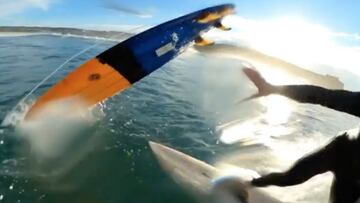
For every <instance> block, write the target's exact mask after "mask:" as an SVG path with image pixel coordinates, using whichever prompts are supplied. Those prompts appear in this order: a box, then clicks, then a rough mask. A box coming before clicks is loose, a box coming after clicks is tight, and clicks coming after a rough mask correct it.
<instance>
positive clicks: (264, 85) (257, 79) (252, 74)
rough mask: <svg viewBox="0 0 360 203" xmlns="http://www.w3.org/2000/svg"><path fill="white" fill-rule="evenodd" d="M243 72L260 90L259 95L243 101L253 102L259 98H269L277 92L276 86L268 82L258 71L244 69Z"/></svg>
mask: <svg viewBox="0 0 360 203" xmlns="http://www.w3.org/2000/svg"><path fill="white" fill-rule="evenodd" d="M243 72H244V73H245V75H246V76H247V77H248V78H249V79H250V80H251V82H253V83H254V85H255V86H256V87H257V88H258V93H256V94H254V95H252V96H250V97H248V98H246V99H244V100H243V101H247V100H251V99H254V98H257V97H263V96H267V95H269V94H272V93H274V92H275V86H273V85H271V84H270V83H268V82H266V80H265V79H264V78H263V77H262V76H261V75H260V73H259V72H257V71H256V70H254V69H252V68H244V69H243Z"/></svg>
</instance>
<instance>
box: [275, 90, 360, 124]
mask: <svg viewBox="0 0 360 203" xmlns="http://www.w3.org/2000/svg"><path fill="white" fill-rule="evenodd" d="M274 93H275V94H280V95H283V96H286V97H288V98H291V99H293V100H295V101H298V102H303V103H312V104H320V105H322V106H325V107H328V108H331V109H334V110H337V111H342V112H346V113H349V114H352V115H354V116H358V117H359V116H360V92H350V91H346V90H330V89H325V88H322V87H318V86H312V85H285V86H276V87H275V88H274Z"/></svg>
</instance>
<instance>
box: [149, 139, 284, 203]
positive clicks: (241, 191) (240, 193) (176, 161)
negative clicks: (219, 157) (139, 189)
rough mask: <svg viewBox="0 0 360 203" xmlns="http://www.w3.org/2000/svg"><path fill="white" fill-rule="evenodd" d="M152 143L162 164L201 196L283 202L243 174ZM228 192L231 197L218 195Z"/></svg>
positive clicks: (227, 201)
mask: <svg viewBox="0 0 360 203" xmlns="http://www.w3.org/2000/svg"><path fill="white" fill-rule="evenodd" d="M149 144H150V147H151V149H152V151H153V153H154V154H155V156H156V158H157V160H158V161H159V164H160V166H161V168H162V169H164V170H165V171H166V172H167V173H168V174H169V175H170V176H171V177H172V178H173V179H174V180H175V182H177V183H178V184H180V185H181V186H183V187H184V188H185V189H187V190H188V191H190V192H191V193H192V194H193V195H196V197H197V198H198V199H199V200H203V201H206V202H209V200H211V202H223V203H230V202H234V203H235V202H236V203H281V201H279V200H277V199H275V198H273V197H271V196H270V195H269V194H267V193H266V192H264V191H263V190H262V189H259V188H255V187H251V186H249V185H248V184H246V183H245V181H244V179H243V178H242V177H241V174H239V176H237V177H235V176H234V174H224V173H223V172H222V171H221V170H219V169H217V168H215V167H213V166H211V165H209V164H207V163H205V162H203V161H200V160H198V159H195V158H193V157H191V156H189V155H186V154H184V153H182V152H179V151H177V150H174V149H172V148H169V147H166V146H164V145H162V144H159V143H155V142H149ZM239 171H242V170H241V169H240V170H239ZM225 193H227V194H231V195H230V196H232V197H229V195H228V196H226V195H225V196H223V197H221V198H219V195H221V194H225ZM216 199H218V201H217V200H216ZM244 199H245V200H246V201H244Z"/></svg>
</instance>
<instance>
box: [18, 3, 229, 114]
mask: <svg viewBox="0 0 360 203" xmlns="http://www.w3.org/2000/svg"><path fill="white" fill-rule="evenodd" d="M233 10H234V5H232V4H223V5H219V6H214V7H210V8H206V9H203V10H200V11H196V12H193V13H190V14H187V15H184V16H181V17H179V18H176V19H173V20H171V21H168V22H165V23H162V24H160V25H157V26H155V27H153V28H150V29H148V30H146V31H144V32H142V33H139V34H137V35H135V36H133V37H130V38H129V39H127V40H125V41H123V42H120V43H119V44H117V45H115V46H114V47H112V48H110V49H108V50H106V51H104V52H103V53H101V54H99V55H98V56H96V57H94V58H92V59H90V60H89V61H87V62H85V63H84V64H82V65H80V66H79V67H78V68H77V69H75V70H74V71H73V72H71V73H70V74H68V75H67V76H66V77H65V78H64V79H63V80H61V81H60V82H59V83H57V84H56V85H54V86H53V87H52V88H50V89H49V90H48V91H47V92H46V93H45V94H43V95H42V96H40V97H39V99H37V101H36V102H35V104H34V105H33V106H32V107H31V108H30V109H29V111H28V112H27V114H26V115H25V119H26V120H29V119H30V118H31V117H33V115H34V114H35V113H36V112H37V111H38V110H41V109H42V108H43V107H44V106H45V105H46V104H49V103H50V102H54V101H59V100H64V99H68V98H70V97H74V98H77V99H78V100H80V103H83V104H86V105H87V106H89V107H91V106H93V105H95V104H97V103H99V102H101V101H103V100H105V99H107V98H109V97H111V96H113V95H115V94H116V93H118V92H120V91H123V90H125V89H126V88H128V87H130V86H131V85H132V84H134V83H136V82H137V81H139V80H141V79H142V78H144V77H146V76H147V75H148V74H150V73H151V72H153V71H155V70H157V69H158V68H160V67H161V66H162V65H164V64H165V63H167V62H169V61H170V60H171V59H173V58H174V57H176V56H177V55H179V54H180V53H182V52H183V51H184V50H185V49H186V48H187V47H188V46H189V45H191V44H192V43H193V42H194V40H195V39H196V38H198V37H199V36H200V35H201V34H202V33H204V32H206V31H208V30H209V29H211V28H213V27H216V25H217V24H219V22H220V20H221V19H222V18H223V17H224V16H226V15H228V14H231V13H232V12H233ZM214 16H215V17H214Z"/></svg>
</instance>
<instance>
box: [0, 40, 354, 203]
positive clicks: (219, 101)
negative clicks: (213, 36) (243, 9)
mask: <svg viewBox="0 0 360 203" xmlns="http://www.w3.org/2000/svg"><path fill="white" fill-rule="evenodd" d="M94 44H96V47H94V48H93V49H91V50H89V51H87V52H86V53H85V54H83V55H81V56H80V57H77V58H76V59H74V60H73V61H71V62H70V63H69V64H67V65H66V66H65V67H64V68H63V69H61V70H60V71H58V72H57V74H55V75H54V77H52V78H51V79H50V80H48V81H47V82H45V83H44V84H43V85H41V86H40V88H38V90H37V91H35V93H34V94H33V95H32V96H31V98H30V100H33V99H36V97H37V96H39V95H41V93H43V92H44V91H46V90H47V89H48V88H49V87H51V86H52V85H53V84H55V83H56V82H57V81H59V80H60V79H61V78H63V77H64V76H65V75H66V74H67V73H69V72H70V71H71V70H73V69H74V68H75V67H77V66H78V65H80V64H81V63H83V62H84V61H86V60H87V59H90V58H92V57H93V56H95V55H97V54H99V53H100V52H101V51H104V50H106V49H107V48H109V47H111V46H113V45H115V44H116V42H111V41H99V40H96V39H83V38H76V37H61V36H51V35H31V36H6V37H0V71H1V74H0V120H3V119H4V118H6V117H7V116H9V115H17V114H19V112H17V113H14V112H12V109H13V107H14V106H15V105H16V104H17V103H18V102H19V101H20V100H21V98H23V97H24V95H26V94H27V93H28V92H29V91H30V90H31V89H32V87H34V86H35V85H36V84H38V82H39V81H41V80H42V79H43V78H44V77H46V76H47V75H48V74H49V73H50V72H52V71H53V70H54V69H55V68H57V67H58V66H59V65H60V64H62V63H63V62H64V61H65V60H66V59H68V58H69V57H71V56H73V55H74V54H76V53H78V52H79V51H81V50H84V49H86V48H87V47H90V46H93V45H94ZM242 67H243V65H242V61H240V60H239V59H236V58H234V57H232V58H227V57H225V56H222V55H221V54H219V55H218V56H216V55H215V56H214V55H211V56H209V55H207V54H204V53H199V52H197V51H195V50H193V49H189V50H187V51H186V52H185V53H183V54H182V55H181V56H179V57H178V58H176V59H175V60H173V61H171V62H170V63H168V64H166V65H164V66H163V67H162V68H161V69H159V70H158V71H156V72H155V73H153V74H151V75H150V76H149V77H147V78H145V79H143V80H141V81H140V82H139V83H137V84H136V85H134V86H133V87H131V88H130V89H128V90H125V91H124V92H122V93H121V94H118V95H116V96H114V97H113V98H111V99H109V100H107V101H106V102H104V103H103V104H102V105H101V106H100V107H99V108H97V109H95V110H94V111H95V116H94V117H95V118H94V119H92V120H91V122H90V123H85V125H82V124H83V123H81V122H80V123H76V122H74V123H75V124H74V123H72V124H73V126H71V125H70V127H69V126H68V124H69V123H61V122H57V119H55V121H54V120H52V121H49V122H48V123H45V124H42V125H45V128H38V126H36V125H35V127H34V126H32V127H30V128H28V126H23V125H22V122H21V121H20V122H19V123H16V124H15V123H13V125H10V126H6V127H1V128H0V201H3V202H28V203H31V202H94V203H95V202H102V203H104V202H109V203H112V202H117V203H119V202H136V203H138V202H147V203H150V202H151V203H153V202H154V203H155V202H174V203H175V202H182V203H184V202H196V201H195V199H194V198H193V197H192V196H190V195H189V194H188V193H187V192H186V191H185V190H184V189H183V188H182V187H181V186H179V185H177V184H176V183H175V182H174V181H173V180H172V179H171V178H169V177H168V175H167V174H166V173H164V172H163V171H162V170H161V169H160V167H159V166H158V164H157V162H156V160H155V158H154V156H153V155H152V153H151V151H150V149H149V146H148V141H150V140H151V141H156V142H160V143H163V144H165V145H168V146H171V147H173V148H176V149H178V150H180V151H183V152H185V153H188V154H190V155H192V156H194V157H196V158H199V159H201V160H204V161H206V162H208V163H211V164H214V165H219V166H220V165H224V164H225V165H231V166H239V167H246V168H249V169H254V170H256V171H258V172H259V173H267V172H270V171H274V170H276V171H279V170H284V169H286V168H287V167H289V166H291V164H292V163H293V162H294V161H296V159H297V158H300V157H301V156H303V155H304V154H306V153H308V152H310V151H312V150H314V149H316V148H318V147H320V146H323V145H324V144H326V142H328V141H329V140H330V139H332V138H333V137H334V136H335V135H336V134H337V133H338V132H339V131H341V130H346V129H348V128H352V127H356V126H357V124H358V122H359V119H358V118H355V117H352V116H350V115H347V114H344V113H339V112H336V111H333V110H329V109H326V108H323V107H320V106H316V105H308V104H298V103H296V102H293V101H290V100H288V99H286V98H283V97H280V96H269V97H267V98H261V99H258V100H254V101H250V102H247V103H243V104H239V103H238V102H237V101H239V100H241V99H242V98H244V97H246V96H248V95H250V94H252V93H254V92H255V91H256V89H255V88H254V87H253V86H252V84H251V83H250V82H249V81H248V80H247V79H246V78H245V76H244V75H243V74H242V72H241V68H242ZM257 68H258V69H259V70H260V71H262V72H264V73H268V74H266V75H267V76H266V75H265V77H269V78H268V79H269V80H270V81H273V82H278V83H288V82H291V83H296V82H297V81H303V79H301V80H299V78H290V76H286V75H284V73H277V72H276V73H274V72H272V70H271V67H269V66H266V64H265V66H264V67H257ZM96 112H98V113H96ZM20 113H21V112H20ZM64 113H65V114H68V115H71V114H73V112H64ZM77 124H79V125H82V127H81V129H76V130H75V131H76V133H75V134H76V137H71V136H72V135H73V134H74V133H73V131H72V130H69V129H68V128H73V127H74V126H75V125H77ZM42 127H44V126H42ZM75 128H76V127H75ZM34 129H35V130H34ZM64 140H68V141H64ZM55 149H56V150H55ZM54 151H55V152H56V153H54ZM54 154H55V155H54ZM223 170H231V168H224V169H223ZM330 183H331V174H329V173H327V174H324V175H320V176H316V177H314V178H313V179H311V180H310V181H308V182H306V183H304V184H302V185H300V186H293V187H286V188H278V187H269V188H267V189H266V191H267V192H268V193H269V194H271V195H273V196H275V197H277V198H279V199H281V200H283V201H284V202H327V201H328V194H329V187H330Z"/></svg>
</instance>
